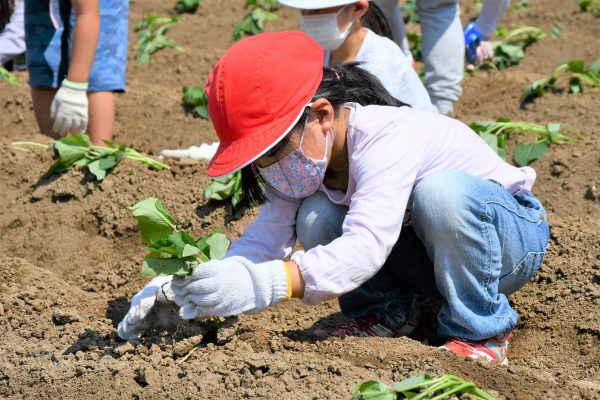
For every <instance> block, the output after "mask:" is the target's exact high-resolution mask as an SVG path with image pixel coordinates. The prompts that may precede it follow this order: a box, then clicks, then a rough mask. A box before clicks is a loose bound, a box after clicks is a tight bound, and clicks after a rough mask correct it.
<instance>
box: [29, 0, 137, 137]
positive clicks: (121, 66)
mask: <svg viewBox="0 0 600 400" xmlns="http://www.w3.org/2000/svg"><path fill="white" fill-rule="evenodd" d="M128 9H129V3H128V1H127V0H99V1H98V0H73V1H69V0H30V1H27V2H26V4H25V33H26V43H27V67H28V69H29V85H30V86H31V94H32V99H33V107H34V112H35V116H36V120H37V123H38V126H39V128H40V130H41V132H42V133H44V134H46V135H49V136H51V137H53V138H57V137H59V136H62V135H65V134H67V133H69V132H77V131H83V130H86V128H87V131H88V133H89V135H90V138H91V140H92V142H93V143H94V144H97V145H102V144H103V140H108V139H111V138H112V136H113V132H114V123H115V97H114V94H113V92H123V91H125V69H126V63H127V19H128ZM88 116H89V118H88Z"/></svg>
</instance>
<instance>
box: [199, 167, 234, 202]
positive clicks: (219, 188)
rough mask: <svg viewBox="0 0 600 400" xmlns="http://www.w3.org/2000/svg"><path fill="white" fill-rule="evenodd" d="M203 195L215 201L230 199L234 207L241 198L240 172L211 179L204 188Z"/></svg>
mask: <svg viewBox="0 0 600 400" xmlns="http://www.w3.org/2000/svg"><path fill="white" fill-rule="evenodd" d="M204 197H206V198H207V199H211V200H217V201H223V200H227V199H231V204H232V205H233V207H236V206H237V205H238V204H239V203H240V202H241V200H242V199H243V192H242V174H241V172H240V171H237V172H235V173H233V174H231V175H227V176H224V177H221V178H215V179H213V180H212V181H211V183H210V184H209V185H208V186H207V187H206V188H205V189H204Z"/></svg>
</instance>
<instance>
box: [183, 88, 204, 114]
mask: <svg viewBox="0 0 600 400" xmlns="http://www.w3.org/2000/svg"><path fill="white" fill-rule="evenodd" d="M181 101H182V102H183V104H184V105H186V106H189V107H193V108H194V112H195V113H196V115H198V116H199V117H200V118H202V119H209V118H210V117H209V115H208V98H207V97H206V93H205V92H204V89H203V88H201V87H200V86H193V87H187V86H185V87H184V88H183V97H182V98H181Z"/></svg>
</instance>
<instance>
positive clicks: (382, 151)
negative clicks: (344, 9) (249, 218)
mask: <svg viewBox="0 0 600 400" xmlns="http://www.w3.org/2000/svg"><path fill="white" fill-rule="evenodd" d="M322 56H323V51H322V49H321V48H320V47H319V46H318V45H317V44H316V43H315V42H314V41H312V40H311V39H310V38H309V37H308V36H307V35H305V34H303V33H301V32H281V33H264V34H260V35H257V36H254V37H251V38H248V39H245V40H242V41H241V42H239V43H237V44H236V45H234V46H233V47H232V48H231V49H230V50H229V51H228V52H226V53H225V54H224V56H223V57H222V58H221V60H220V61H219V62H218V64H217V65H216V66H215V68H214V70H213V72H212V73H211V76H210V78H209V82H208V85H207V88H206V90H207V94H208V99H209V113H210V116H211V120H212V121H213V124H214V126H215V129H216V131H217V134H218V136H219V139H220V140H221V142H220V146H219V149H218V151H217V153H216V155H215V156H214V158H213V159H212V160H211V162H210V164H209V167H208V174H209V175H210V176H214V177H216V176H223V175H226V174H230V173H233V172H235V171H238V170H241V171H242V180H243V188H244V195H245V197H246V199H247V200H249V201H250V202H251V203H262V206H261V209H260V213H259V215H258V217H257V218H256V220H255V221H254V222H253V223H251V224H250V225H249V226H248V227H247V229H246V231H245V232H244V234H243V235H242V236H241V237H240V238H239V239H238V240H237V241H235V242H234V243H233V244H232V246H231V248H230V249H229V252H228V253H227V255H226V257H225V258H224V259H223V260H215V261H209V262H207V263H204V264H202V266H200V267H198V268H196V269H195V270H194V272H193V275H192V276H191V277H190V278H187V279H182V278H177V277H175V278H173V277H159V278H156V279H155V280H154V281H152V282H151V283H150V284H149V285H148V286H147V287H146V288H145V289H144V290H143V291H142V292H140V293H139V294H138V295H137V296H136V298H134V299H135V301H134V302H132V307H131V309H130V310H129V312H128V314H127V315H126V316H125V318H124V320H123V321H122V322H121V323H120V324H119V328H118V334H119V336H120V337H121V338H124V339H127V340H135V339H137V338H138V337H139V336H140V335H141V334H142V333H143V331H144V329H145V328H147V327H148V326H151V325H152V324H154V323H158V322H159V321H155V320H153V319H152V318H155V316H156V315H157V313H152V312H151V311H152V309H153V308H154V307H155V306H156V305H157V304H159V303H160V302H161V301H164V300H165V298H167V299H168V298H172V299H174V301H175V302H176V303H177V304H178V305H179V306H180V309H179V314H180V315H181V317H182V318H185V319H196V318H207V317H210V316H230V315H236V314H240V313H248V314H253V313H258V312H260V311H261V310H263V309H265V308H266V307H269V306H271V305H273V304H277V303H280V302H282V301H285V300H288V299H290V298H291V297H297V298H300V299H301V300H302V301H303V302H304V303H306V304H317V303H319V302H320V301H323V300H326V299H333V298H338V299H339V303H340V307H341V310H342V312H343V313H344V315H346V316H348V317H350V318H353V321H352V322H351V323H350V324H347V325H344V326H342V327H340V328H339V329H337V330H335V331H333V332H329V334H332V335H361V336H367V335H368V336H393V335H409V334H411V333H413V332H414V330H415V329H416V327H417V325H418V324H419V320H420V314H421V312H422V309H421V307H420V305H421V304H423V303H424V300H423V299H430V298H437V299H439V300H440V301H441V308H440V310H439V312H438V314H437V322H438V327H437V337H438V338H440V339H442V340H445V345H444V346H443V347H444V348H446V349H449V350H452V351H454V352H456V353H458V354H460V355H462V356H468V357H472V358H482V357H484V358H486V359H489V360H492V361H496V362H498V363H502V364H506V362H507V358H506V352H507V348H508V339H509V338H510V336H511V329H512V328H513V327H514V326H515V324H516V321H517V314H516V312H515V311H514V310H513V309H512V307H511V306H510V304H509V301H508V298H507V296H508V295H509V294H510V293H513V292H514V291H516V290H517V289H519V288H520V287H521V286H523V285H524V284H525V283H526V282H527V281H528V280H529V279H531V277H532V276H533V275H534V274H535V273H536V271H537V270H538V269H539V267H540V264H541V262H542V260H543V258H544V255H545V252H546V247H547V244H548V239H549V228H548V222H547V219H546V213H545V211H544V209H543V207H542V205H541V204H540V203H539V201H538V200H536V199H535V197H534V196H533V195H532V194H531V192H530V191H531V188H532V186H533V183H534V181H535V171H534V170H533V169H531V168H529V167H523V168H517V167H514V166H511V165H509V164H507V163H506V162H504V161H503V160H502V159H501V158H500V157H498V155H496V153H495V152H494V151H493V150H491V149H490V148H489V146H488V145H487V144H486V143H485V142H484V141H483V140H482V139H481V138H480V137H479V136H478V135H476V134H475V133H474V132H473V131H471V130H470V129H469V128H468V127H467V126H465V125H464V124H462V123H461V122H459V121H456V120H454V119H450V118H447V117H444V116H441V115H436V114H432V113H428V112H423V111H419V110H415V109H412V108H410V107H408V106H406V105H405V104H404V103H402V102H400V101H399V100H397V99H395V98H394V97H392V96H391V95H390V94H389V93H388V92H387V91H386V90H385V89H384V88H383V87H382V85H381V83H380V82H379V81H378V80H377V79H376V78H375V77H373V76H372V75H371V74H369V73H368V72H366V71H364V70H363V69H361V68H358V66H357V65H356V64H341V65H336V66H329V67H322ZM296 240H298V241H299V242H300V243H301V244H302V246H303V250H302V251H297V252H294V253H292V249H293V246H294V243H295V241H296ZM290 255H291V257H290ZM282 260H288V261H282ZM161 286H163V287H166V288H167V289H168V290H166V291H165V292H163V291H161V290H159V289H160V287H161ZM164 293H168V294H169V295H168V296H165V295H164Z"/></svg>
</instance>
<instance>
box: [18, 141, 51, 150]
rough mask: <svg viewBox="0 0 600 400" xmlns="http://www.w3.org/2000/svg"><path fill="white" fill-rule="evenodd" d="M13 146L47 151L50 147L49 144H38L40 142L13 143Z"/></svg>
mask: <svg viewBox="0 0 600 400" xmlns="http://www.w3.org/2000/svg"><path fill="white" fill-rule="evenodd" d="M10 145H11V146H34V147H41V148H43V149H47V148H48V147H49V146H48V145H47V144H43V143H38V142H11V143H10Z"/></svg>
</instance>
